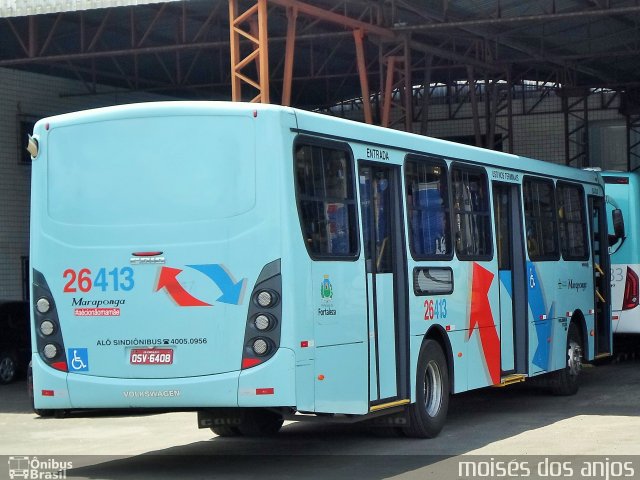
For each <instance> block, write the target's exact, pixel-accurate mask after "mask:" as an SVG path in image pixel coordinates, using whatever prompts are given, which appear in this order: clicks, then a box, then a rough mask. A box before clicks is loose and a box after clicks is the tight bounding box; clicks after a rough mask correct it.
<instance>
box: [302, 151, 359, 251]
mask: <svg viewBox="0 0 640 480" xmlns="http://www.w3.org/2000/svg"><path fill="white" fill-rule="evenodd" d="M352 164H353V162H352V161H351V155H350V154H349V152H348V151H347V150H346V149H340V148H331V147H326V146H320V145H309V144H302V143H300V144H297V145H296V149H295V172H296V175H295V181H296V197H297V203H298V212H299V216H300V225H301V228H302V234H303V238H304V240H305V245H306V247H307V251H308V252H309V254H310V255H311V256H312V257H313V258H317V259H322V258H327V259H328V258H332V259H339V258H340V257H346V258H353V257H354V256H356V255H357V253H358V231H357V222H356V203H355V194H354V192H355V187H354V185H353V182H354V177H353V167H352Z"/></svg>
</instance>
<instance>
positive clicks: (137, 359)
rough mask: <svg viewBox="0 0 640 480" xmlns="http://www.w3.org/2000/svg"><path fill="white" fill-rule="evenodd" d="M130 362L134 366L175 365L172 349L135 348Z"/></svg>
mask: <svg viewBox="0 0 640 480" xmlns="http://www.w3.org/2000/svg"><path fill="white" fill-rule="evenodd" d="M129 361H130V362H131V364H132V365H171V364H172V363H173V349H172V348H134V349H133V350H131V355H130V356H129Z"/></svg>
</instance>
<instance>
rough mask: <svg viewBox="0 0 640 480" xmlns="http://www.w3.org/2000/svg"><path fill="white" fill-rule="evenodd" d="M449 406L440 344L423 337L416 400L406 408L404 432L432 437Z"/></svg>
mask: <svg viewBox="0 0 640 480" xmlns="http://www.w3.org/2000/svg"><path fill="white" fill-rule="evenodd" d="M448 408H449V370H448V368H447V361H446V359H445V356H444V352H443V351H442V347H440V345H439V344H438V342H436V341H435V340H426V341H425V342H424V343H423V344H422V347H421V348H420V355H419V356H418V370H417V374H416V403H414V404H411V405H410V406H409V408H408V420H409V425H408V426H407V427H405V428H403V431H404V434H405V435H407V436H408V437H415V438H433V437H435V436H437V435H438V433H440V430H442V427H443V426H444V422H445V420H446V418H447V410H448Z"/></svg>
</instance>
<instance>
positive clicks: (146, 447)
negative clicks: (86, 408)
mask: <svg viewBox="0 0 640 480" xmlns="http://www.w3.org/2000/svg"><path fill="white" fill-rule="evenodd" d="M461 455H464V456H465V457H460V456H461ZM558 455H563V456H569V457H558V459H559V460H562V461H574V460H567V458H569V459H578V460H576V461H582V460H584V459H590V458H593V459H601V460H603V462H604V458H605V457H607V460H606V461H607V462H609V461H610V459H609V457H611V459H615V458H620V459H623V458H627V457H615V456H623V455H624V456H628V455H636V457H629V459H630V460H629V461H631V462H632V464H629V465H627V467H629V468H633V470H634V477H635V478H640V456H637V455H640V360H636V359H633V358H631V359H626V360H623V361H619V362H612V363H608V364H604V365H600V366H597V367H591V368H586V369H585V371H584V375H583V378H582V385H581V389H580V391H579V392H578V394H577V395H575V396H573V397H554V396H551V395H548V394H547V393H546V392H545V391H544V390H542V389H540V388H535V387H533V386H529V385H527V384H526V383H525V384H522V385H516V386H512V387H507V388H502V389H492V388H490V389H483V390H479V391H474V392H467V393H465V394H461V395H457V396H455V397H453V399H452V402H451V404H450V410H449V417H448V420H447V424H446V426H445V428H444V430H443V431H442V433H441V434H440V436H438V437H437V438H435V439H431V440H416V439H408V438H391V437H385V436H384V435H382V434H381V433H372V432H370V431H367V430H365V429H363V428H359V427H357V426H355V427H354V426H345V425H324V424H323V425H318V424H305V423H289V424H287V425H285V426H284V427H283V429H282V430H281V432H280V434H279V435H278V436H276V437H273V438H269V439H248V438H219V437H216V436H215V435H214V434H213V433H212V432H211V431H210V430H199V429H198V428H197V426H196V414H195V413H168V414H158V415H138V416H133V417H131V416H121V415H119V414H117V413H103V414H100V415H99V416H91V415H89V414H87V413H75V414H71V415H69V416H67V417H66V418H49V419H44V418H39V417H37V416H35V415H34V414H33V413H31V411H30V407H29V402H28V398H27V394H26V385H25V383H24V382H18V383H14V384H11V385H7V386H0V479H1V478H8V474H9V470H8V468H5V466H4V465H7V463H6V462H8V461H9V457H8V456H14V457H15V456H28V457H29V458H33V457H34V456H37V457H38V459H40V460H41V461H42V460H45V459H69V461H71V462H72V463H73V467H74V468H73V469H72V470H69V471H68V472H66V478H179V477H183V476H185V477H188V478H245V477H247V476H249V475H251V476H259V475H261V476H262V477H265V478H293V477H294V476H295V477H300V476H301V475H303V476H304V477H305V478H307V477H311V478H323V479H326V478H328V477H329V478H396V477H398V478H400V477H401V478H421V479H426V478H437V479H439V478H462V477H460V476H459V475H458V474H459V473H460V472H459V471H458V469H459V468H461V467H460V459H469V458H471V459H478V461H485V462H489V463H485V465H484V466H485V467H487V468H488V467H489V466H491V465H493V466H494V467H495V462H499V461H501V460H505V461H509V460H512V459H516V460H518V461H519V462H526V463H528V462H533V463H532V465H533V464H536V465H537V464H538V463H540V462H539V461H543V462H548V461H549V459H551V461H553V458H554V457H552V456H558ZM1 456H5V457H1ZM524 456H526V457H524ZM4 459H7V460H4ZM522 459H524V460H522ZM13 461H15V460H13ZM611 461H612V460H611ZM3 464H4V465H3ZM490 464H491V465H490ZM9 465H12V464H11V463H9ZM540 465H541V466H544V465H542V464H540ZM621 465H622V464H621ZM498 466H499V465H498ZM521 466H524V467H526V466H527V465H523V464H521ZM564 466H565V467H569V468H570V467H571V466H572V465H571V464H566V465H564ZM533 470H536V471H537V472H538V473H539V474H540V476H539V477H536V476H535V475H522V476H523V478H524V477H527V478H545V477H547V475H544V472H539V471H538V470H537V467H536V468H535V469H533ZM487 472H489V471H488V470H487ZM500 472H502V470H498V471H493V473H494V474H495V475H494V476H493V477H492V478H497V477H500V475H497V473H500ZM483 473H484V471H480V472H476V475H475V476H476V477H477V478H480V477H482V478H486V475H483ZM489 473H491V472H489ZM511 473H512V475H511V476H512V477H518V472H515V473H514V472H511ZM520 473H522V472H520ZM525 473H526V471H525ZM534 473H535V472H534ZM572 473H574V474H577V473H579V472H578V471H577V469H574V471H572ZM582 473H583V474H582V475H581V476H574V477H569V478H581V477H585V475H584V472H582ZM615 473H616V472H615V471H613V474H612V475H610V477H611V478H614V477H615V476H616V475H615ZM623 473H629V471H626V472H623ZM472 477H473V475H472ZM594 478H600V477H594ZM601 478H605V477H604V476H603V477H601ZM626 478H629V477H628V476H627V477H626Z"/></svg>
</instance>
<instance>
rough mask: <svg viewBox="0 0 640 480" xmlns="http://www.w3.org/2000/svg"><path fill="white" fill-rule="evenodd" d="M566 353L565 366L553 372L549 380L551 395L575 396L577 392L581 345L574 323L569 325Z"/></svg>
mask: <svg viewBox="0 0 640 480" xmlns="http://www.w3.org/2000/svg"><path fill="white" fill-rule="evenodd" d="M566 351H567V359H566V366H565V367H564V368H563V369H562V370H558V371H557V372H554V373H553V374H552V377H551V379H550V386H551V393H553V394H554V395H575V393H576V392H577V391H578V385H579V378H580V372H581V371H582V352H583V344H582V336H581V335H580V331H579V330H578V326H577V325H576V324H575V323H574V322H571V323H570V324H569V330H568V332H567V350H566Z"/></svg>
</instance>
